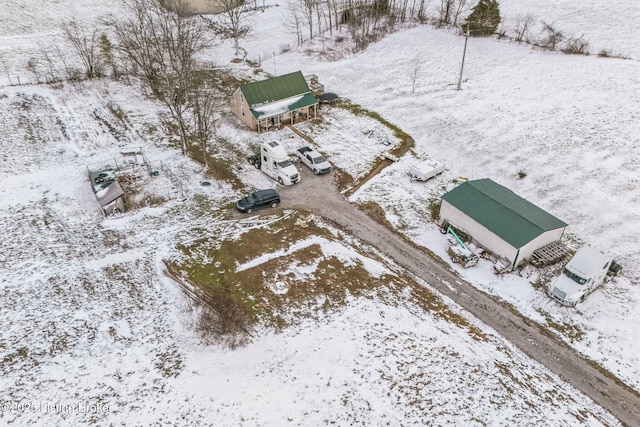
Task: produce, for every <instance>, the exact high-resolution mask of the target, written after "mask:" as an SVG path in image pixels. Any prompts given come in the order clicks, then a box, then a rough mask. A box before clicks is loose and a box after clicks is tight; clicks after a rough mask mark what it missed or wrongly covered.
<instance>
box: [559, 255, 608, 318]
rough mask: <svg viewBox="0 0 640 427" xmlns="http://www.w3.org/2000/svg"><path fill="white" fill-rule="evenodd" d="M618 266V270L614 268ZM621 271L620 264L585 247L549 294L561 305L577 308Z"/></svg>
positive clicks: (571, 261)
mask: <svg viewBox="0 0 640 427" xmlns="http://www.w3.org/2000/svg"><path fill="white" fill-rule="evenodd" d="M616 266H617V267H618V268H617V269H616V268H614V267H616ZM610 270H611V272H610ZM619 271H620V270H619V266H618V264H616V263H615V262H614V261H613V259H612V258H611V257H608V256H606V255H603V254H601V253H600V252H598V251H597V250H595V249H593V248H591V247H588V246H587V247H583V248H580V249H579V250H578V252H576V254H575V255H574V256H573V258H571V260H570V261H569V262H568V263H567V265H566V266H565V268H564V271H563V272H562V274H560V276H558V277H557V278H556V279H555V280H554V281H553V283H551V286H549V288H548V290H547V293H548V294H549V296H550V297H551V298H553V299H555V300H556V301H558V302H559V303H560V304H562V305H566V306H569V307H575V305H576V304H578V303H579V302H583V301H584V299H585V298H586V297H587V295H589V294H590V293H591V292H593V291H594V290H595V289H596V288H597V287H598V286H600V285H602V283H604V282H605V280H608V279H609V277H610V275H613V274H617V273H618V272H619Z"/></svg>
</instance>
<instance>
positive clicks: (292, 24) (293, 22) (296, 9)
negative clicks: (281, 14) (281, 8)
mask: <svg viewBox="0 0 640 427" xmlns="http://www.w3.org/2000/svg"><path fill="white" fill-rule="evenodd" d="M287 9H288V11H289V13H288V14H286V15H285V20H284V23H283V24H284V26H285V27H287V28H291V29H293V30H294V31H295V33H296V41H297V43H298V46H301V45H302V42H303V41H304V40H303V38H302V22H303V19H302V12H301V10H300V3H298V2H297V1H295V0H292V1H289V2H288V3H287Z"/></svg>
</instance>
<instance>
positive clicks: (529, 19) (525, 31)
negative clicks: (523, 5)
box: [514, 13, 536, 43]
mask: <svg viewBox="0 0 640 427" xmlns="http://www.w3.org/2000/svg"><path fill="white" fill-rule="evenodd" d="M535 21H536V19H535V18H534V16H533V15H531V14H529V13H528V14H526V15H518V16H516V28H515V29H514V32H515V36H514V40H515V41H517V42H518V43H520V42H522V41H529V29H530V28H531V26H532V25H533V23H534V22H535Z"/></svg>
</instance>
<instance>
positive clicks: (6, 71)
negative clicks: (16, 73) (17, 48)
mask: <svg viewBox="0 0 640 427" xmlns="http://www.w3.org/2000/svg"><path fill="white" fill-rule="evenodd" d="M0 62H2V68H4V72H5V73H6V74H7V79H9V84H10V85H13V82H12V81H11V74H10V73H9V67H8V66H7V63H6V62H5V60H4V56H2V53H1V52H0Z"/></svg>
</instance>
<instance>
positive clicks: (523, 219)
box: [442, 179, 567, 248]
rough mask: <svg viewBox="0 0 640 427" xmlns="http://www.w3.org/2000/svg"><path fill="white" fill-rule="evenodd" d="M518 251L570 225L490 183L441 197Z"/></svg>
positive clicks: (475, 184) (478, 183)
mask: <svg viewBox="0 0 640 427" xmlns="http://www.w3.org/2000/svg"><path fill="white" fill-rule="evenodd" d="M442 199H443V200H446V201H447V202H449V203H450V204H451V205H453V206H454V207H456V208H457V209H459V210H460V211H462V212H464V213H465V214H466V215H468V216H469V217H471V218H472V219H474V220H475V221H476V222H478V223H479V224H481V225H483V226H484V227H486V228H487V229H489V230H490V231H491V232H493V233H494V234H496V235H497V236H498V237H500V238H501V239H502V240H504V241H505V242H507V243H509V244H511V245H512V246H513V247H515V248H521V247H523V246H525V245H526V244H527V243H529V242H530V241H531V240H533V239H535V238H536V237H538V236H539V235H541V234H542V233H544V232H546V231H549V230H555V229H558V228H563V227H566V226H567V224H566V223H565V222H563V221H561V220H559V219H558V218H556V217H555V216H553V215H551V214H550V213H548V212H546V211H544V210H542V209H541V208H539V207H537V206H536V205H534V204H533V203H531V202H528V201H526V200H525V199H523V198H522V197H520V196H518V195H517V194H515V193H514V192H513V191H511V190H509V189H508V188H506V187H503V186H502V185H500V184H497V183H496V182H494V181H492V180H490V179H478V180H475V181H468V182H465V183H463V184H461V185H459V186H458V187H456V188H454V189H453V190H451V191H449V192H448V193H446V194H445V195H443V196H442Z"/></svg>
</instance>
